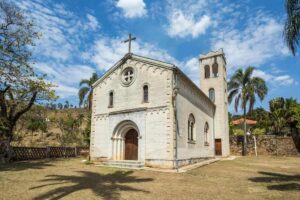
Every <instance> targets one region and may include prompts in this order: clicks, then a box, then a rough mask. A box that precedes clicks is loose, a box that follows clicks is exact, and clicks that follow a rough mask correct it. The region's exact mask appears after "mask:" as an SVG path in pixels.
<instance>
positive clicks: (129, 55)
mask: <svg viewBox="0 0 300 200" xmlns="http://www.w3.org/2000/svg"><path fill="white" fill-rule="evenodd" d="M128 59H132V60H136V61H140V62H143V63H147V64H151V65H154V66H158V67H163V68H167V69H174V68H176V66H175V65H173V64H170V63H167V62H163V61H160V60H155V59H152V58H147V57H144V56H139V55H135V54H133V53H127V54H125V56H124V57H123V58H121V59H120V60H119V61H118V62H117V63H116V64H114V65H113V66H112V67H111V68H109V70H107V71H106V72H105V73H104V75H103V76H101V77H100V78H99V79H98V80H97V81H96V82H95V83H94V84H93V86H92V87H93V88H94V87H96V86H97V85H98V84H99V83H100V82H101V81H102V80H103V79H105V78H106V77H107V76H109V75H110V74H111V73H112V72H113V71H115V70H116V69H117V68H118V67H119V66H121V65H122V64H124V63H125V62H126V61H127V60H128Z"/></svg>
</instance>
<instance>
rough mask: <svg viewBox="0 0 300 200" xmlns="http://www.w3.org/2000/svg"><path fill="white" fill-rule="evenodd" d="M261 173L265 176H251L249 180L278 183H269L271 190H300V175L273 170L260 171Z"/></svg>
mask: <svg viewBox="0 0 300 200" xmlns="http://www.w3.org/2000/svg"><path fill="white" fill-rule="evenodd" d="M259 174H262V175H264V176H260V177H254V178H249V180H250V181H252V182H258V183H270V184H272V183H277V184H276V185H268V186H267V188H268V189H269V190H279V191H291V190H300V183H299V182H300V175H286V174H279V173H272V172H259ZM297 182H298V183H297Z"/></svg>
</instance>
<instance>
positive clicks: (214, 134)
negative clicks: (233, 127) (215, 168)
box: [213, 107, 216, 157]
mask: <svg viewBox="0 0 300 200" xmlns="http://www.w3.org/2000/svg"><path fill="white" fill-rule="evenodd" d="M215 117H216V107H215V109H214V117H213V143H214V157H216V133H215Z"/></svg>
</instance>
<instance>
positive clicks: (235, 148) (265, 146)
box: [230, 135, 300, 156]
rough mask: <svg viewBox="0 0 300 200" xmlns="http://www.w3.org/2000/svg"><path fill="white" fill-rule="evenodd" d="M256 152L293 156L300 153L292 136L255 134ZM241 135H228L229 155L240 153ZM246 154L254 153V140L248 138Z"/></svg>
mask: <svg viewBox="0 0 300 200" xmlns="http://www.w3.org/2000/svg"><path fill="white" fill-rule="evenodd" d="M256 141H257V154H258V155H274V156H294V155H300V153H299V152H298V150H297V148H296V145H295V143H294V140H293V138H292V137H282V136H275V135H263V136H256ZM242 144H243V136H230V153H231V155H242ZM248 154H249V155H255V151H254V140H253V137H252V136H250V137H249V138H248Z"/></svg>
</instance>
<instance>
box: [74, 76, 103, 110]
mask: <svg viewBox="0 0 300 200" xmlns="http://www.w3.org/2000/svg"><path fill="white" fill-rule="evenodd" d="M98 78H99V77H98V75H97V73H93V74H92V76H91V78H90V79H82V80H81V81H80V84H79V85H80V86H82V87H81V88H80V89H79V92H78V96H79V106H81V105H82V104H83V103H84V100H87V103H88V109H89V110H91V108H92V99H93V88H92V85H93V84H94V83H95V82H96V81H97V80H98Z"/></svg>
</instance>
